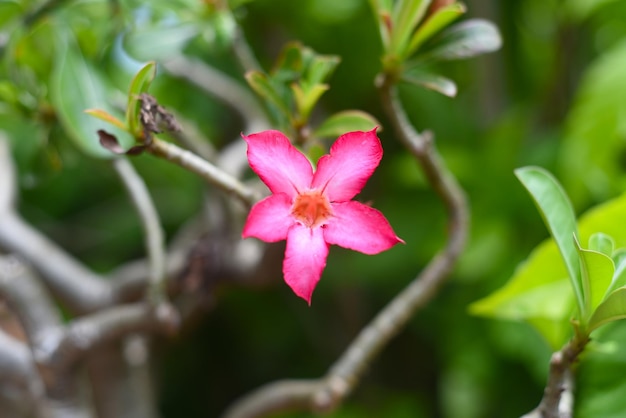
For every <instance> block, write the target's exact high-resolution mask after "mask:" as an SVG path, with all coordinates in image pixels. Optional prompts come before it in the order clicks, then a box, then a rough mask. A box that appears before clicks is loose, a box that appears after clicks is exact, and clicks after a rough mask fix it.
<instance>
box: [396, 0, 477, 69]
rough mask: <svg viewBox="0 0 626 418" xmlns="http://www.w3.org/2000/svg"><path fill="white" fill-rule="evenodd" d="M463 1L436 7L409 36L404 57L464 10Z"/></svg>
mask: <svg viewBox="0 0 626 418" xmlns="http://www.w3.org/2000/svg"><path fill="white" fill-rule="evenodd" d="M466 10H467V9H466V7H465V5H464V4H463V3H452V4H449V5H447V6H445V7H442V8H439V9H437V11H435V13H433V15H431V16H429V17H428V18H427V19H426V20H425V21H424V23H422V24H421V25H420V26H419V27H418V28H417V31H415V34H414V35H413V37H412V38H411V42H410V43H409V47H408V48H407V51H406V55H405V56H406V57H408V56H410V55H411V54H413V53H414V52H415V51H416V50H417V49H418V48H419V47H420V46H422V44H423V43H424V42H426V41H427V40H429V39H430V38H432V37H433V36H434V35H435V34H436V33H437V32H439V31H441V30H442V29H443V28H445V27H446V26H448V25H449V24H450V23H452V22H453V21H454V20H456V19H457V18H458V17H459V16H461V15H462V14H463V13H465V11H466Z"/></svg>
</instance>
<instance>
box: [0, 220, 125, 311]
mask: <svg viewBox="0 0 626 418" xmlns="http://www.w3.org/2000/svg"><path fill="white" fill-rule="evenodd" d="M0 247H2V248H4V249H5V250H7V251H11V252H14V253H16V254H19V255H20V256H21V257H23V258H24V259H25V260H26V261H28V262H29V263H30V264H31V265H32V266H33V267H34V268H35V269H37V271H38V272H39V273H41V276H42V279H43V280H44V281H45V282H46V284H47V285H48V286H49V287H50V289H51V290H52V291H53V292H54V294H55V295H57V296H58V297H59V298H60V299H61V300H62V301H63V302H64V303H65V304H66V305H67V307H68V308H69V309H70V310H71V311H72V312H75V313H85V312H91V311H94V310H96V309H99V308H100V307H103V306H108V305H110V304H111V303H112V302H113V292H112V289H111V286H110V284H109V283H107V282H106V281H104V280H103V279H102V278H101V277H100V276H98V275H97V274H95V273H93V272H92V271H91V270H89V269H88V268H87V267H85V266H84V265H82V264H81V263H80V262H78V261H77V260H75V259H74V258H72V257H71V256H70V255H69V254H67V253H66V252H65V251H63V250H62V249H61V248H59V247H58V246H57V245H56V244H55V243H54V242H52V241H50V240H49V239H48V238H47V237H45V236H44V235H42V234H41V233H40V232H39V231H37V230H36V229H34V228H33V227H32V226H30V225H28V224H27V223H26V222H24V220H23V219H22V218H21V217H20V216H19V215H18V214H16V213H14V212H12V211H9V212H7V213H5V214H3V215H2V216H0Z"/></svg>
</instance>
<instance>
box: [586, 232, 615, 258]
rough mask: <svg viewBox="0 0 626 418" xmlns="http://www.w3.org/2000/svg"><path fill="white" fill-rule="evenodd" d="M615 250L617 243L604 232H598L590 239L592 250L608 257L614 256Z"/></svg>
mask: <svg viewBox="0 0 626 418" xmlns="http://www.w3.org/2000/svg"><path fill="white" fill-rule="evenodd" d="M614 248H615V241H613V238H611V237H610V236H609V235H607V234H605V233H603V232H596V233H595V234H593V235H592V236H590V237H589V249H590V250H594V251H598V252H601V253H602V254H605V255H607V256H608V257H611V256H612V255H613V249H614Z"/></svg>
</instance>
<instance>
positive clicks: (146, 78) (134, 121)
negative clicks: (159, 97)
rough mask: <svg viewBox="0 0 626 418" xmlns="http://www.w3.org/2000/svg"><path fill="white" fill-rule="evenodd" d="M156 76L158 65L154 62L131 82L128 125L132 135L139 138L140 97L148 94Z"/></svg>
mask: <svg viewBox="0 0 626 418" xmlns="http://www.w3.org/2000/svg"><path fill="white" fill-rule="evenodd" d="M155 75H156V63H155V62H154V61H150V62H148V63H147V64H146V65H144V66H143V67H142V68H141V69H140V70H139V71H137V74H135V76H134V77H133V79H132V81H131V82H130V88H129V89H128V104H127V106H126V125H127V126H128V129H129V131H130V133H131V134H132V135H134V136H135V137H137V136H138V135H139V131H140V129H139V127H138V120H139V110H140V108H141V103H140V101H139V96H140V95H141V94H142V93H146V92H147V91H148V89H149V88H150V84H151V83H152V80H154V76H155Z"/></svg>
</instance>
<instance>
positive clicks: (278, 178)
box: [242, 129, 404, 304]
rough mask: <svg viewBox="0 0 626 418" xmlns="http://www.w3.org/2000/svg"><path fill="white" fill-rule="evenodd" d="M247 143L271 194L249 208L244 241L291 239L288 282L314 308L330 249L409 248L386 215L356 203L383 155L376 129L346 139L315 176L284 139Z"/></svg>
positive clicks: (269, 136)
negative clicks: (312, 301) (249, 238)
mask: <svg viewBox="0 0 626 418" xmlns="http://www.w3.org/2000/svg"><path fill="white" fill-rule="evenodd" d="M243 138H244V139H245V140H246V142H247V143H248V161H249V162H250V167H252V170H254V172H255V173H257V174H258V175H259V177H260V178H261V180H263V182H264V183H265V184H266V185H267V187H269V189H270V191H271V192H272V193H273V194H272V195H270V196H268V197H266V198H265V199H263V200H261V201H260V202H258V203H257V204H255V205H254V206H253V207H252V210H251V211H250V214H249V215H248V219H247V221H246V224H245V226H244V228H243V234H242V236H243V238H248V237H255V238H258V239H261V240H263V241H266V242H277V241H282V240H284V239H286V240H287V248H286V250H285V260H284V262H283V274H284V276H285V282H287V284H288V285H289V286H290V287H291V289H293V291H294V292H295V293H296V295H298V296H300V297H301V298H303V299H304V300H306V301H307V302H308V303H309V304H311V295H312V294H313V289H315V285H316V284H317V282H318V281H319V279H320V276H321V275H322V271H323V270H324V267H325V266H326V257H327V255H328V247H329V246H330V244H335V245H339V246H341V247H344V248H349V249H351V250H355V251H360V252H362V253H365V254H377V253H379V252H381V251H385V250H388V249H389V248H391V247H392V246H394V245H395V244H397V243H399V242H402V243H403V242H404V241H402V240H401V239H400V238H398V237H397V236H396V234H395V233H394V232H393V229H392V228H391V226H390V225H389V222H388V221H387V219H385V217H384V216H383V214H382V213H380V212H379V211H377V210H376V209H373V208H371V207H369V206H367V205H364V204H363V203H360V202H356V201H354V200H352V198H353V197H354V196H355V195H356V194H357V193H359V192H360V191H361V189H362V188H363V186H365V183H366V182H367V179H369V178H370V176H371V175H372V173H373V172H374V170H375V169H376V167H378V163H379V162H380V159H381V158H382V156H383V149H382V146H381V144H380V140H379V139H378V137H377V136H376V129H373V130H371V131H370V132H348V133H346V134H344V135H341V136H340V137H339V139H337V141H336V142H335V143H334V144H333V146H332V147H331V148H330V154H328V155H324V156H322V157H321V158H320V159H319V161H318V163H317V170H316V171H315V172H313V167H312V166H311V163H310V162H309V160H307V158H306V157H305V156H304V155H303V154H302V153H301V152H300V151H298V150H297V149H296V148H295V147H294V146H293V145H291V142H289V139H288V138H287V137H286V136H285V135H283V134H282V133H281V132H278V131H264V132H259V133H257V134H252V135H250V136H243Z"/></svg>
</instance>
